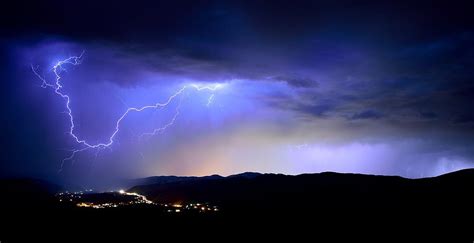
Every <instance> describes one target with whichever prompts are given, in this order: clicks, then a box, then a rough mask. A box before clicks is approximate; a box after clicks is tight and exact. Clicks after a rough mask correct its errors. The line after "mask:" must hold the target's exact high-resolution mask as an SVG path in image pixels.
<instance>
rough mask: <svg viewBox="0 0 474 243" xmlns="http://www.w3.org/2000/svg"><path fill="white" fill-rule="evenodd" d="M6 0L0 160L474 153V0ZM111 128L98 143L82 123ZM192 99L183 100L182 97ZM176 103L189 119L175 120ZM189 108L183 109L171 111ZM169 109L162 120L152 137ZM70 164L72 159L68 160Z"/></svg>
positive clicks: (331, 162) (276, 166)
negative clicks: (74, 60) (73, 61)
mask: <svg viewBox="0 0 474 243" xmlns="http://www.w3.org/2000/svg"><path fill="white" fill-rule="evenodd" d="M13 4H15V5H13V6H6V5H5V6H3V7H2V10H0V12H1V14H0V26H1V33H0V43H1V52H0V54H1V68H0V70H1V73H0V77H1V80H2V81H1V82H2V88H1V89H0V90H1V91H0V92H1V93H0V100H1V104H2V115H1V116H0V117H1V123H0V124H1V127H0V128H1V129H0V131H1V136H0V139H1V140H0V142H1V145H2V146H1V148H2V149H1V164H0V176H2V177H12V176H13V177H17V176H28V177H37V178H43V179H49V180H53V181H58V182H74V183H89V184H100V183H103V182H104V181H108V180H114V179H121V178H134V177H143V176H152V175H170V174H173V175H210V174H221V175H230V174H236V173H241V172H245V171H257V172H265V173H267V172H269V173H284V174H300V173H316V172H322V171H337V172H350V173H367V174H382V175H400V176H403V177H409V178H419V177H428V176H435V175H439V174H443V173H447V172H450V171H455V170H459V169H463V168H472V167H474V147H473V145H474V113H473V112H474V105H473V104H474V65H473V64H474V45H473V43H474V28H473V27H474V26H473V24H474V17H473V14H472V9H473V7H472V6H470V4H469V1H443V2H442V3H438V2H436V1H406V3H400V2H399V1H393V2H389V1H353V2H352V1H148V2H142V1H36V2H35V3H29V2H21V1H15V3H13ZM82 52H84V54H83V55H82V57H81V64H80V65H63V67H64V70H62V71H61V83H62V85H63V88H62V89H61V90H62V92H64V93H67V94H68V95H69V96H70V98H71V103H70V107H71V110H72V115H73V116H74V119H75V125H76V126H75V131H74V132H75V134H77V135H78V137H80V138H81V139H84V140H87V141H88V142H90V143H92V144H97V143H101V142H107V141H108V138H109V137H110V135H111V134H112V133H113V132H114V127H115V124H116V121H117V119H118V118H119V117H120V116H121V115H122V114H123V113H124V112H125V111H126V110H127V108H129V107H142V106H145V105H149V104H156V103H157V102H166V101H167V100H168V98H169V97H170V96H172V95H173V94H175V93H176V92H177V91H178V90H180V89H181V88H182V87H183V86H187V87H190V86H189V85H198V86H199V87H205V86H206V85H207V86H208V87H211V86H212V87H216V86H218V87H219V88H218V89H216V90H214V91H213V90H206V89H203V90H200V91H198V90H196V89H193V88H189V89H186V90H185V91H184V92H183V93H182V94H180V95H179V96H177V97H176V99H173V100H171V102H170V103H169V104H168V106H166V107H164V108H160V109H150V110H146V111H143V112H136V113H131V114H129V115H128V116H127V117H126V118H125V119H124V120H123V122H122V123H121V125H120V131H119V132H118V133H117V135H116V137H115V140H114V144H113V145H111V146H109V147H107V148H99V149H88V150H85V151H82V152H79V153H77V154H75V156H74V158H72V159H71V160H67V161H65V162H64V164H63V165H61V164H62V160H63V159H64V158H66V157H68V156H70V155H71V151H72V150H74V149H81V148H84V146H83V145H81V144H78V143H76V142H75V140H74V139H73V138H72V137H71V136H70V134H68V131H69V127H70V123H69V119H68V116H67V114H66V113H65V111H66V106H65V105H66V104H65V100H64V99H63V98H61V97H60V96H58V95H57V94H56V93H55V92H54V89H51V88H42V87H41V84H42V81H41V80H40V79H39V78H38V77H37V76H36V75H35V74H34V72H33V71H32V69H31V66H32V65H33V67H34V68H35V70H37V72H38V73H39V74H40V75H41V76H42V77H44V78H45V79H47V80H48V81H50V82H54V72H53V70H52V68H53V66H54V65H55V64H56V63H57V62H58V61H61V60H64V59H66V58H68V57H70V56H77V55H81V53H82ZM177 111H179V115H178V116H176V117H175V115H176V112H177ZM174 118H176V119H174ZM173 119H174V120H173ZM170 121H174V124H173V125H171V126H168V127H167V128H166V130H164V131H163V132H160V133H157V134H156V135H154V136H148V135H145V136H141V134H143V133H147V132H150V131H153V129H156V128H159V127H163V126H166V124H168V123H169V122H170ZM61 167H62V169H61Z"/></svg>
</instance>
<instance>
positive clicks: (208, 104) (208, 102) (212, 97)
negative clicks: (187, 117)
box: [206, 94, 214, 107]
mask: <svg viewBox="0 0 474 243" xmlns="http://www.w3.org/2000/svg"><path fill="white" fill-rule="evenodd" d="M213 100H214V94H211V96H209V99H207V104H206V106H207V107H209V106H210V105H211V103H212V101H213Z"/></svg>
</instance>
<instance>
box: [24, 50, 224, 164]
mask: <svg viewBox="0 0 474 243" xmlns="http://www.w3.org/2000/svg"><path fill="white" fill-rule="evenodd" d="M83 55H84V52H82V53H81V55H79V56H71V57H68V58H66V59H64V60H62V61H59V62H57V63H56V64H55V65H54V66H53V67H52V69H51V71H52V72H53V73H54V76H55V81H54V82H53V83H50V82H48V81H47V80H46V78H45V77H43V76H41V75H40V74H39V73H38V71H37V70H38V67H36V68H35V67H33V65H31V70H32V71H33V73H34V74H35V75H36V76H37V77H38V78H39V79H40V80H41V81H42V84H41V87H43V88H52V89H53V90H54V92H55V93H56V94H57V95H58V96H60V97H61V98H62V99H63V100H64V101H65V106H66V114H67V116H68V118H69V125H70V126H69V131H68V134H69V135H70V136H71V137H72V138H73V139H74V141H75V142H76V143H77V144H79V145H82V146H83V147H82V148H80V149H74V150H72V152H71V154H70V156H68V157H66V158H64V159H63V161H62V164H61V170H62V168H63V164H64V162H65V161H68V160H72V159H73V158H74V157H75V155H76V154H77V153H80V152H83V151H85V150H88V149H102V148H109V147H110V146H112V145H113V144H114V141H115V137H116V135H117V134H118V133H119V131H120V125H121V123H122V121H123V120H124V119H125V118H126V117H127V116H128V115H129V114H131V113H133V112H141V111H144V110H148V109H159V108H163V107H166V106H168V105H169V104H170V103H171V102H172V101H173V100H174V99H175V98H176V97H178V96H180V95H181V94H183V93H184V91H185V90H187V89H190V88H191V89H195V90H197V91H203V90H208V91H216V90H217V89H220V88H222V87H223V86H224V84H213V85H198V84H190V85H184V86H183V87H182V88H181V89H179V90H178V91H177V92H175V93H174V94H173V95H171V96H170V97H168V99H167V100H166V101H165V102H163V103H155V104H150V105H145V106H142V107H129V108H127V110H126V111H125V112H124V113H123V114H122V115H121V116H120V117H119V118H118V119H117V121H116V122H115V129H114V131H113V132H112V134H111V135H110V136H109V137H108V138H107V139H106V140H105V141H104V142H100V143H90V142H88V141H86V140H85V139H81V138H80V137H79V135H77V134H76V133H75V131H74V130H75V122H74V115H73V111H72V108H71V106H70V104H71V97H70V96H69V95H68V94H66V93H64V92H63V90H62V89H63V83H62V82H61V73H62V72H64V71H66V69H65V68H64V66H65V65H73V66H77V65H79V64H81V62H82V57H83ZM213 97H214V94H212V95H211V97H210V98H209V100H208V104H207V105H208V106H209V104H210V103H211V102H212V99H213ZM181 100H182V98H181ZM181 100H180V102H179V104H178V106H177V108H176V113H175V115H174V116H173V117H172V119H171V120H170V121H169V122H168V123H167V124H165V125H164V126H162V127H159V128H156V129H154V130H153V131H152V132H149V133H144V134H142V136H143V135H155V134H158V133H162V132H163V131H164V130H166V129H167V128H168V127H170V126H172V125H173V124H174V122H175V121H176V119H177V118H178V116H179V114H180V112H179V109H180V106H181Z"/></svg>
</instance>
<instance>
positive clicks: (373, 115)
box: [350, 110, 383, 120]
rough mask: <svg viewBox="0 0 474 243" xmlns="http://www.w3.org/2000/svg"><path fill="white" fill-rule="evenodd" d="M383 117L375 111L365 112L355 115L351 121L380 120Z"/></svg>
mask: <svg viewBox="0 0 474 243" xmlns="http://www.w3.org/2000/svg"><path fill="white" fill-rule="evenodd" d="M381 117H383V115H382V114H381V113H379V112H377V111H374V110H365V111H362V112H360V113H356V114H354V115H353V116H352V117H351V118H350V119H351V120H360V119H379V118H381Z"/></svg>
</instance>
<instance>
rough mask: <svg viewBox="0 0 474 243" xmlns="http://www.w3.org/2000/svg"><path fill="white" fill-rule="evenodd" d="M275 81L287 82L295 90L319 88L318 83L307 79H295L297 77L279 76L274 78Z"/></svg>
mask: <svg viewBox="0 0 474 243" xmlns="http://www.w3.org/2000/svg"><path fill="white" fill-rule="evenodd" d="M273 79H274V80H277V81H282V82H286V83H287V84H288V85H290V86H293V87H295V88H313V87H318V83H317V82H316V81H315V80H313V79H310V78H306V77H295V76H293V77H292V76H277V77H273Z"/></svg>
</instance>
